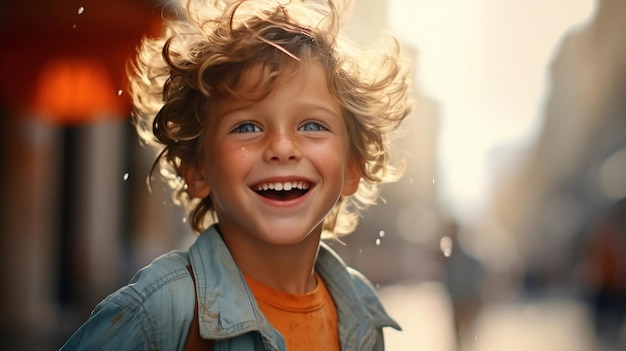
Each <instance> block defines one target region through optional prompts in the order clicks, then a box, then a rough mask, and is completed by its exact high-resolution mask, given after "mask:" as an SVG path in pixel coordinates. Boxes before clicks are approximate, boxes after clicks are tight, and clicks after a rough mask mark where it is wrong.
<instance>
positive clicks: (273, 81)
mask: <svg viewBox="0 0 626 351" xmlns="http://www.w3.org/2000/svg"><path fill="white" fill-rule="evenodd" d="M229 89H231V90H230V91H229V92H228V93H225V94H221V96H220V97H219V98H216V99H213V101H212V103H210V105H209V111H210V114H211V115H212V117H213V118H215V117H219V116H223V115H224V114H227V113H229V112H231V111H235V110H244V109H245V110H250V109H255V110H257V111H263V110H265V111H269V110H272V111H278V110H283V111H290V110H291V111H294V113H296V112H295V111H300V112H302V111H311V109H321V110H327V111H330V112H332V114H334V115H336V116H338V117H340V118H341V117H343V115H344V113H343V109H342V107H341V104H340V102H339V100H338V99H337V97H336V96H335V95H334V94H333V93H332V92H331V90H330V89H329V84H328V81H327V77H326V73H325V71H324V68H323V66H322V65H321V63H319V62H316V61H313V62H306V63H302V64H300V65H298V66H293V67H292V69H290V70H288V71H280V72H272V71H269V70H267V69H266V67H265V66H262V65H255V66H253V67H251V68H250V69H249V70H247V71H245V72H244V73H243V74H242V75H241V77H240V79H239V81H238V82H237V84H236V85H233V86H232V87H231V88H229ZM213 118H212V119H213ZM216 121H217V120H216Z"/></svg>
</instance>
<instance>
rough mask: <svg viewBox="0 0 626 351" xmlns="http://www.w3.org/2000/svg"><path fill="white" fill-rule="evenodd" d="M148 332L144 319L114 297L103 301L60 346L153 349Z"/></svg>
mask: <svg viewBox="0 0 626 351" xmlns="http://www.w3.org/2000/svg"><path fill="white" fill-rule="evenodd" d="M150 343H151V341H150V337H149V333H148V332H147V331H146V328H145V327H144V325H142V319H141V318H137V316H136V315H135V314H134V313H133V312H131V311H130V310H129V309H126V308H125V306H122V305H120V304H118V303H117V302H116V301H115V300H113V299H106V300H104V301H103V302H101V303H100V304H99V305H98V306H96V308H95V309H94V311H93V312H92V314H91V316H90V317H89V319H88V320H87V321H86V322H85V324H83V325H82V326H81V327H80V328H79V329H78V330H77V331H76V332H75V333H74V335H72V337H70V339H69V340H68V341H67V342H66V343H65V345H63V346H62V347H61V350H63V351H73V350H102V351H104V350H111V351H113V350H115V351H118V350H150V349H156V347H154V346H156V345H150Z"/></svg>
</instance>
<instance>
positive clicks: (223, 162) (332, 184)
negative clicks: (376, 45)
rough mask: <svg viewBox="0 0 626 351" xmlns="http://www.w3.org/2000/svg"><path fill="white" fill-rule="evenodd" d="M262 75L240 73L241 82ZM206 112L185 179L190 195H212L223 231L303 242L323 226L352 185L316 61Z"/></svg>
mask: <svg viewBox="0 0 626 351" xmlns="http://www.w3.org/2000/svg"><path fill="white" fill-rule="evenodd" d="M260 73H261V72H260V69H252V70H251V71H250V72H248V75H247V76H246V75H244V77H245V78H244V81H243V83H242V84H243V85H244V87H245V85H246V82H247V84H253V82H255V81H256V79H257V78H258V75H259V74H260ZM209 118H210V119H211V122H210V124H209V127H208V128H207V132H206V135H205V137H204V150H203V159H202V160H201V163H200V164H199V165H198V167H197V168H193V167H192V168H191V169H190V171H189V172H188V173H187V175H186V176H185V178H186V180H187V183H188V186H189V190H190V192H191V194H192V195H194V196H197V197H205V196H207V195H210V196H211V198H212V201H213V204H214V207H215V211H216V213H217V216H218V220H219V223H220V228H221V230H222V234H223V235H225V236H229V235H239V236H244V237H247V238H249V239H251V240H261V241H263V242H266V243H270V244H278V245H280V244H293V243H297V242H300V241H302V240H303V239H304V238H306V237H307V236H308V235H309V234H311V233H313V232H315V233H317V234H319V233H320V232H321V224H322V222H323V219H324V217H325V216H326V215H327V214H328V212H329V211H330V210H331V209H332V208H333V206H334V205H335V203H336V202H337V200H338V198H339V197H340V195H344V196H347V195H352V194H353V193H354V192H355V191H356V189H357V186H358V183H359V179H360V174H359V171H358V167H357V165H356V163H354V162H351V161H350V157H349V139H348V138H349V136H348V131H347V128H346V123H345V121H344V117H343V115H342V110H341V107H340V105H339V103H338V102H337V99H336V98H335V97H334V96H333V95H332V94H331V93H330V92H329V91H328V88H327V81H326V74H325V72H324V70H323V68H322V66H321V65H320V64H318V63H316V62H312V63H310V64H304V65H303V66H302V69H301V70H300V71H299V72H298V73H296V74H295V75H293V76H290V77H287V78H285V79H284V80H283V81H282V82H280V83H279V84H277V85H276V87H275V88H274V90H273V91H272V93H271V94H270V95H269V96H268V97H267V98H265V99H264V100H261V101H260V102H258V103H254V104H250V103H247V102H244V101H241V100H238V99H234V98H230V99H225V100H222V101H219V102H218V103H217V104H215V105H213V106H212V108H211V111H210V113H209Z"/></svg>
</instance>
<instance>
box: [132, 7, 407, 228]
mask: <svg viewBox="0 0 626 351" xmlns="http://www.w3.org/2000/svg"><path fill="white" fill-rule="evenodd" d="M349 6H350V4H349V2H343V3H337V2H336V1H332V0H327V1H315V2H314V1H307V0H291V1H284V0H283V1H280V0H233V1H198V0H189V1H187V2H186V3H185V4H182V6H181V7H180V8H179V9H178V12H179V14H178V16H177V17H178V18H177V19H172V20H169V21H167V22H168V23H167V24H168V25H167V28H166V31H165V33H164V35H163V36H162V37H159V38H144V40H143V41H142V43H141V44H140V46H139V48H138V54H137V57H136V58H135V59H134V60H133V61H131V62H130V65H129V82H130V92H131V96H132V100H133V106H134V112H133V116H134V121H135V126H136V129H137V132H138V134H139V136H140V137H141V138H142V139H143V141H144V142H146V143H148V144H156V145H160V146H161V147H162V151H161V152H160V153H159V155H158V156H157V158H156V160H155V163H154V165H153V168H152V172H151V173H153V172H154V171H155V170H156V169H160V173H161V175H162V176H163V177H165V178H166V180H167V181H168V182H169V184H170V186H171V187H172V188H173V189H174V191H175V193H174V194H175V196H174V198H175V200H176V202H177V203H178V204H180V205H182V206H184V207H185V208H187V209H188V210H189V218H190V223H191V226H192V229H193V230H194V231H196V232H201V231H203V230H204V229H206V227H207V226H208V225H209V224H210V223H211V222H216V221H217V220H218V219H217V218H215V217H216V216H215V212H214V208H213V204H212V202H211V198H210V196H207V197H206V198H203V199H195V198H193V197H192V196H191V195H190V194H189V192H188V191H187V187H186V185H185V182H184V181H183V180H182V178H181V171H182V170H183V168H184V167H185V166H188V165H192V164H194V163H195V162H197V160H198V158H199V155H200V154H201V150H202V142H203V134H204V131H205V128H206V126H207V124H208V121H207V111H208V110H209V109H210V108H211V104H212V103H213V101H215V99H220V98H221V97H224V95H225V94H228V95H231V96H232V95H235V96H237V97H238V98H242V99H248V100H250V101H259V100H261V99H263V98H264V97H265V96H267V95H268V94H269V93H270V92H271V91H272V88H273V87H274V86H275V84H279V82H280V79H281V78H284V77H285V76H286V75H289V74H291V73H294V72H295V71H296V70H297V69H298V67H299V66H300V65H301V64H302V63H303V62H307V61H311V60H317V61H318V62H320V63H321V64H322V66H323V67H324V70H325V72H326V76H327V77H326V78H327V81H328V84H329V90H330V92H331V93H332V94H333V95H334V96H335V97H336V98H337V100H338V101H339V103H340V104H341V107H342V109H343V114H344V117H345V120H346V125H347V129H348V133H349V135H350V141H349V143H350V156H351V157H352V158H353V159H354V160H356V161H357V163H358V165H359V168H360V169H359V170H360V174H361V182H360V184H359V188H358V190H357V192H356V193H355V194H354V195H352V196H350V197H347V198H342V199H340V201H339V202H338V203H337V204H336V206H335V207H334V208H333V210H332V211H331V213H329V215H328V216H327V217H326V219H325V221H324V226H323V228H324V237H325V238H327V237H328V236H331V237H338V236H340V235H343V234H348V233H350V232H352V231H353V230H354V228H355V227H356V224H357V222H358V215H359V212H360V211H361V210H363V209H364V208H366V207H367V206H369V205H371V204H373V203H375V201H376V199H377V197H378V185H379V184H381V183H384V182H389V181H393V180H396V179H397V178H398V176H399V174H400V173H401V172H400V168H399V167H394V166H393V165H392V163H391V162H390V157H389V150H388V143H389V134H390V132H392V131H394V130H395V129H396V128H397V127H398V126H399V124H400V123H401V122H402V120H403V119H404V118H405V117H406V116H407V115H408V113H409V112H410V109H411V103H410V101H409V98H408V90H409V80H410V79H409V77H410V70H409V65H408V62H407V61H406V60H405V59H404V58H403V56H402V54H401V50H400V46H399V45H398V42H397V41H396V40H395V39H393V38H392V40H388V41H386V42H385V43H387V44H390V45H387V46H385V47H382V46H381V47H378V48H377V49H374V50H369V51H362V50H358V49H357V47H356V46H355V45H350V44H349V43H348V42H347V41H346V40H345V39H344V38H343V37H342V34H341V32H340V28H341V26H342V24H343V20H344V19H343V17H342V15H343V14H345V13H346V12H347V11H348V8H349ZM258 65H261V66H262V67H263V70H262V71H263V72H267V73H266V76H265V77H266V78H267V79H264V80H263V82H262V84H261V85H256V86H255V89H256V90H255V91H254V92H250V91H248V92H244V91H241V90H240V89H238V88H240V87H239V83H240V80H241V78H242V75H244V74H246V72H247V71H248V70H249V69H250V68H251V67H253V66H258Z"/></svg>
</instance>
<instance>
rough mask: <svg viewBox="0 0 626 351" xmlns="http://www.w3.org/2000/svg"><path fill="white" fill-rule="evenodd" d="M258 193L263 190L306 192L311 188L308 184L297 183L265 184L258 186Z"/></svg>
mask: <svg viewBox="0 0 626 351" xmlns="http://www.w3.org/2000/svg"><path fill="white" fill-rule="evenodd" d="M256 188H257V190H258V191H263V190H268V189H269V190H276V191H281V190H284V191H289V190H291V189H300V190H306V189H308V188H309V183H308V182H303V181H295V182H276V183H263V184H259V185H257V186H256Z"/></svg>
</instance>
